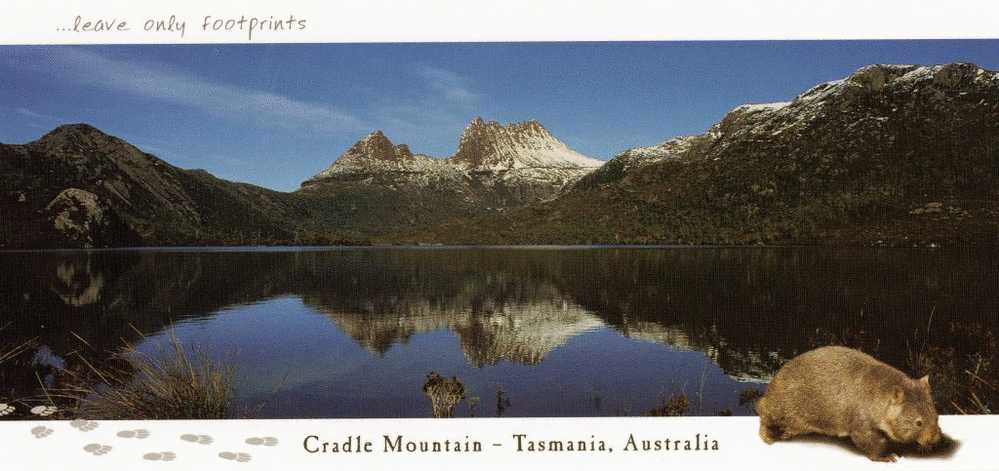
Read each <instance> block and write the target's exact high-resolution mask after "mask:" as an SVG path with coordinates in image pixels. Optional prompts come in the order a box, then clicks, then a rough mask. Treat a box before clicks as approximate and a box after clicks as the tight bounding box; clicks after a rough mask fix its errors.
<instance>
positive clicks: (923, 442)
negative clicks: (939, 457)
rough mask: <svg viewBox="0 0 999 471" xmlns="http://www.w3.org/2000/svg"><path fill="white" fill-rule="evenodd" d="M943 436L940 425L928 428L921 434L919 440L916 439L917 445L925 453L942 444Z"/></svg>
mask: <svg viewBox="0 0 999 471" xmlns="http://www.w3.org/2000/svg"><path fill="white" fill-rule="evenodd" d="M941 435H942V432H941V431H940V426H939V425H934V426H932V427H926V430H923V432H922V433H920V434H919V438H917V439H916V443H918V444H919V448H920V449H922V450H924V451H925V450H929V449H931V448H933V447H934V446H936V445H937V444H938V443H940V437H941Z"/></svg>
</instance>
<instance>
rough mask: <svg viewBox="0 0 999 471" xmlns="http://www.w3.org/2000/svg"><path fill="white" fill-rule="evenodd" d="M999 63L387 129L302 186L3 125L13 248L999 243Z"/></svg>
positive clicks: (7, 227) (102, 139)
mask: <svg viewBox="0 0 999 471" xmlns="http://www.w3.org/2000/svg"><path fill="white" fill-rule="evenodd" d="M997 184H999V75H997V73H996V72H993V71H988V70H984V69H982V68H980V67H977V66H976V65H973V64H946V65H937V66H915V65H871V66H867V67H863V68H861V69H859V70H857V71H855V72H854V73H852V74H851V75H850V76H848V77H846V78H844V79H842V80H835V81H832V82H827V83H823V84H819V85H817V86H815V87H813V88H811V89H809V90H806V91H804V92H802V93H801V94H800V95H798V96H796V97H793V98H792V99H791V100H790V101H788V102H781V103H770V104H750V105H742V106H739V107H736V108H735V109H733V110H731V111H730V112H729V113H728V114H726V115H725V116H724V117H723V118H722V120H721V121H720V122H718V123H717V124H715V125H714V126H712V127H711V128H710V129H708V130H707V131H705V132H704V133H702V134H699V135H693V136H684V137H678V138H673V139H669V140H666V141H664V142H662V143H661V144H658V145H653V146H648V147H636V148H633V149H629V150H626V151H624V152H622V153H620V154H619V155H617V156H616V157H614V158H613V159H611V160H610V161H608V162H606V163H604V162H601V161H599V160H594V159H590V158H588V157H586V156H583V155H581V154H579V153H578V152H575V151H573V150H572V149H570V148H569V147H568V146H566V145H565V144H564V143H563V142H561V141H559V140H558V139H557V138H555V137H554V136H553V135H552V134H551V133H550V132H549V131H548V130H546V129H545V128H544V127H543V126H542V125H541V124H540V123H538V122H536V121H527V122H522V123H512V124H507V125H502V124H500V123H497V122H492V121H484V120H482V119H481V118H476V119H474V120H472V121H471V122H470V123H469V124H468V126H466V128H465V129H464V131H463V132H462V135H461V137H460V139H459V140H458V145H457V150H456V151H455V154H454V155H452V156H450V157H447V158H434V157H430V156H426V155H421V154H414V153H413V152H412V151H411V150H410V149H409V147H408V146H406V145H403V144H395V143H393V142H392V141H391V140H390V139H389V138H388V137H387V136H385V135H384V133H382V132H380V131H375V132H373V133H371V134H369V135H368V136H365V137H364V138H362V139H361V140H359V141H358V142H357V143H356V144H354V145H353V146H352V147H351V148H350V149H348V150H347V151H346V152H344V153H343V154H342V155H341V156H340V157H339V158H338V159H336V160H335V161H334V162H333V163H332V165H330V166H329V168H327V169H326V170H324V171H322V172H320V173H319V174H317V175H316V176H314V177H312V178H310V179H308V180H306V181H305V182H303V183H302V187H301V188H300V189H299V190H297V191H295V192H290V193H283V192H276V191H271V190H267V189H264V188H260V187H256V186H253V185H247V184H242V183H235V182H229V181H225V180H221V179H218V178H215V177H213V176H212V175H210V174H208V173H207V172H205V171H202V170H184V169H180V168H177V167H174V166H172V165H170V164H168V163H166V162H164V161H162V160H160V159H159V158H157V157H155V156H153V155H151V154H148V153H145V152H143V151H141V150H139V149H137V148H136V147H134V146H132V145H131V144H128V143H127V142H125V141H123V140H121V139H118V138H115V137H112V136H109V135H107V134H104V133H103V132H101V131H99V130H97V129H95V128H93V127H90V126H87V125H82V124H77V125H66V126H60V127H59V128H56V129H55V130H53V131H52V132H50V133H48V134H46V135H45V136H43V137H42V138H40V139H38V140H37V141H34V142H30V143H27V144H22V145H4V144H0V215H2V217H3V222H4V223H3V224H2V225H0V248H15V247H18V248H21V247H100V246H127V245H199V244H218V243H226V244H256V243H294V244H305V243H318V244H327V243H368V242H372V241H374V242H382V243H449V244H455V243H469V244H537V243H549V244H551V243H554V244H577V243H582V244H589V243H623V244H632V243H637V244H662V243H677V244H761V243H764V244H845V245H886V246H922V245H929V246H933V245H996V244H997V242H999V235H997V234H999V186H997Z"/></svg>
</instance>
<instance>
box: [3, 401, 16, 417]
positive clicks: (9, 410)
mask: <svg viewBox="0 0 999 471" xmlns="http://www.w3.org/2000/svg"><path fill="white" fill-rule="evenodd" d="M13 413H14V406H12V405H10V404H7V403H5V402H0V417H3V416H5V415H10V414H13Z"/></svg>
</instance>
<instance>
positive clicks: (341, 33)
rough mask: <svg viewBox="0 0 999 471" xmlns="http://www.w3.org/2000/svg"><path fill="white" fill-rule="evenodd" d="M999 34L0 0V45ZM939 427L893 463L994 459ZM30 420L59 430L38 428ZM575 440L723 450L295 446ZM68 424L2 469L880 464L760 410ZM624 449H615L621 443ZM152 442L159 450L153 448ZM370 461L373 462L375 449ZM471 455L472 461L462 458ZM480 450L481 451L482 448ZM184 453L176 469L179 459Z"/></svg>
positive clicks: (668, 15)
mask: <svg viewBox="0 0 999 471" xmlns="http://www.w3.org/2000/svg"><path fill="white" fill-rule="evenodd" d="M77 14H80V15H85V16H86V17H87V18H88V19H91V20H95V19H97V18H119V19H126V20H127V21H129V22H130V23H132V24H133V27H134V29H133V31H131V32H129V33H121V32H114V33H67V32H65V31H59V29H61V28H66V27H67V26H68V25H70V24H71V23H72V20H73V18H74V17H75V16H76V15H77ZM288 14H295V15H296V16H297V17H299V18H304V19H306V20H307V22H308V26H307V28H306V29H305V30H304V31H299V32H295V33H287V32H281V33H258V34H257V35H256V37H255V39H254V40H252V41H250V40H248V39H247V38H245V37H244V35H243V34H242V33H229V34H225V33H206V32H202V31H199V28H198V23H199V21H198V20H199V19H200V18H203V17H204V16H205V15H213V16H216V17H239V16H240V15H249V16H259V17H267V16H270V15H274V16H278V17H280V16H284V15H288ZM170 15H175V16H176V17H178V18H181V19H185V20H186V21H187V23H188V24H187V28H186V31H185V35H184V37H183V38H181V37H179V36H178V35H177V34H175V33H146V32H144V31H142V30H141V27H139V25H141V24H142V22H143V21H144V20H145V19H148V18H157V19H165V18H168V17H169V16H170ZM994 37H999V2H995V1H986V0H977V1H961V2H956V1H945V0H932V1H927V0H915V1H911V0H910V1H905V0H881V1H870V0H841V1H811V2H805V1H800V0H797V1H796V0H752V1H750V0H715V1H706V0H701V1H653V0H645V1H639V0H616V1H609V0H608V1H579V0H502V1H481V0H424V1H388V0H342V1H321V0H283V1H281V2H269V1H266V0H254V1H242V2H240V1H235V0H229V1H218V2H213V3H206V2H205V1H204V0H174V1H171V2H141V1H136V0H103V1H95V0H75V1H55V0H3V5H2V6H0V44H6V45H19V44H154V43H155V44H163V43H178V44H193V43H267V42H271V43H277V42H303V43H304V42H479V41H584V40H585V41H620V40H629V41H636V40H729V39H732V40H746V39H752V40H768V39H948V38H994ZM941 424H942V425H943V428H944V430H945V431H946V432H948V433H951V434H952V435H954V436H955V437H956V438H958V439H959V440H961V447H960V449H959V450H958V451H957V453H956V454H955V455H954V456H953V457H952V458H951V459H949V460H943V461H941V460H939V459H925V460H917V459H904V460H902V461H901V462H900V463H897V464H895V465H892V468H891V469H897V470H901V469H995V464H994V463H996V460H995V456H994V455H993V453H994V450H993V447H992V446H991V444H990V443H991V440H993V438H994V437H993V435H992V433H993V432H994V431H996V430H999V416H987V417H981V416H979V417H943V418H941ZM38 426H44V427H48V428H50V429H51V430H52V431H53V432H52V434H51V435H49V436H46V437H44V438H41V439H39V438H35V437H34V436H33V435H32V434H31V432H30V431H31V429H32V428H34V427H38ZM129 428H133V429H134V428H146V429H149V430H150V431H151V432H152V435H151V437H150V438H149V439H148V441H141V442H140V441H135V440H132V441H128V440H125V439H121V438H118V437H117V436H116V435H115V434H116V433H117V431H120V430H125V429H129ZM521 431H523V432H527V433H537V434H544V435H545V436H552V437H575V436H577V435H580V434H582V435H583V436H584V437H583V438H586V437H587V436H589V435H591V434H597V435H601V436H606V437H607V438H608V440H609V441H614V442H615V443H618V442H620V440H621V439H622V438H623V437H627V434H628V433H630V432H634V433H636V434H638V435H642V436H651V437H657V436H662V437H663V438H665V437H666V436H667V435H673V436H687V435H691V434H694V433H705V432H706V433H709V434H711V435H712V436H713V438H716V439H718V440H720V441H721V444H722V447H723V449H722V451H720V452H717V453H715V452H705V453H696V452H695V453H683V452H680V453H664V454H657V453H638V454H621V453H614V454H601V453H583V454H556V455H547V454H542V455H525V454H518V453H514V452H513V451H512V450H511V449H510V448H506V449H504V450H503V451H494V452H492V453H485V454H482V455H462V456H463V458H454V457H448V458H443V457H433V456H431V457H413V456H407V455H383V454H373V455H369V456H357V455H355V456H346V457H344V456H341V457H331V456H328V455H310V454H308V453H305V452H304V451H303V450H302V448H301V440H302V439H304V437H305V436H307V435H309V434H320V435H323V436H329V437H332V438H336V437H338V436H342V435H347V434H354V435H356V434H362V435H368V436H371V437H373V438H376V439H377V437H379V436H380V435H381V434H382V433H387V432H388V433H403V434H408V435H414V436H415V435H423V436H428V435H429V436H435V437H441V438H446V437H448V436H452V435H456V434H460V435H462V436H463V435H471V436H477V437H484V438H483V440H484V441H491V440H502V441H504V442H505V443H508V444H509V443H510V440H511V439H510V435H511V434H512V433H515V432H521ZM190 432H196V433H205V434H212V435H214V436H215V442H214V444H213V445H212V446H208V445H206V446H201V447H200V448H199V446H200V445H192V444H190V443H187V442H183V441H180V440H178V437H179V435H180V434H182V433H190ZM83 433H84V432H81V431H80V430H79V429H78V428H75V427H72V426H70V425H69V424H68V423H66V422H44V423H42V422H9V421H4V422H0V468H2V469H33V470H44V469H54V470H55V469H58V470H63V469H77V470H79V469H135V468H136V467H138V468H139V469H142V468H146V467H153V466H166V465H171V464H172V466H171V467H173V468H176V469H193V468H192V467H191V466H192V464H193V465H199V466H198V467H201V468H203V467H204V466H203V465H209V466H211V469H273V468H276V467H278V466H280V467H291V468H292V469H296V470H304V469H323V470H326V469H398V468H399V467H400V466H406V467H407V468H417V469H419V468H424V469H459V468H460V469H468V468H469V467H474V468H476V469H504V470H508V469H510V467H529V468H536V467H559V468H562V467H564V468H569V467H572V468H577V469H601V470H604V469H608V468H614V467H621V466H630V467H633V468H636V469H637V468H652V467H656V468H669V467H673V468H676V469H694V468H695V467H696V469H701V468H704V469H712V468H721V467H724V468H728V469H731V468H734V467H739V468H755V467H766V468H767V469H781V468H783V469H806V468H807V469H842V468H844V467H847V466H849V467H851V468H853V467H856V468H858V469H866V468H869V469H875V468H882V467H883V466H886V465H883V464H875V463H871V462H868V461H867V460H866V458H864V457H862V456H858V455H856V454H854V453H851V452H849V451H848V450H845V449H843V448H840V447H835V446H829V445H826V444H815V443H808V442H799V443H782V444H778V445H774V446H772V447H767V446H764V445H763V444H762V443H761V442H760V441H759V440H758V439H757V437H756V419H755V418H745V417H744V418H703V417H698V418H673V419H650V418H644V419H641V418H630V419H627V418H624V419H505V420H491V419H471V420H461V419H454V420H446V421H432V420H422V419H420V420H278V421H269V420H268V421H223V422H206V421H176V422H102V423H101V425H100V427H99V428H98V429H96V430H94V431H90V432H86V433H87V435H82V434H83ZM254 435H268V436H275V437H277V438H279V440H280V445H279V446H276V447H273V448H270V449H265V448H259V447H257V448H253V447H248V446H247V445H246V444H245V442H244V440H245V438H244V436H254ZM84 442H86V443H91V442H95V443H105V442H106V443H108V444H112V445H113V449H112V451H111V452H109V453H108V454H106V455H103V456H100V457H95V456H92V455H90V454H88V453H86V452H85V451H83V449H82V447H83V446H84V445H85V444H86V443H84ZM615 446H619V445H615ZM161 449H162V450H161ZM230 449H231V450H233V451H240V450H248V451H249V452H250V453H251V454H253V456H254V459H253V460H252V461H250V462H247V463H236V462H231V461H226V460H223V459H221V458H219V457H218V453H219V452H220V451H225V450H230ZM166 450H176V453H177V458H176V460H175V461H174V462H172V463H164V462H150V461H143V460H142V459H141V457H142V455H143V454H144V453H147V452H155V451H166ZM369 458H374V459H369ZM468 458H472V459H468ZM482 458H485V459H482ZM178 465H179V466H178Z"/></svg>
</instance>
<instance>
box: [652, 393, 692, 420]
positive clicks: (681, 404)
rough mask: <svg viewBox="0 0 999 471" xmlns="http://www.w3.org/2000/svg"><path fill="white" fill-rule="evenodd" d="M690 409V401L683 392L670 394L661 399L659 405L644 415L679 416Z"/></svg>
mask: <svg viewBox="0 0 999 471" xmlns="http://www.w3.org/2000/svg"><path fill="white" fill-rule="evenodd" d="M689 409H690V401H689V400H688V399H687V395H686V394H684V393H676V394H671V395H670V396H669V398H667V399H665V400H663V402H662V404H661V405H660V406H659V407H656V408H654V409H652V410H650V411H649V412H648V413H647V414H646V415H650V416H653V417H680V416H682V415H686V413H687V411H688V410H689Z"/></svg>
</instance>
